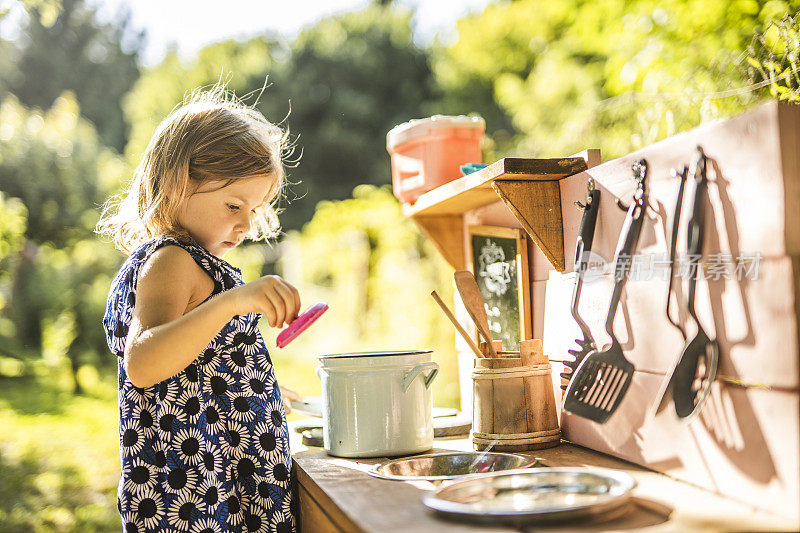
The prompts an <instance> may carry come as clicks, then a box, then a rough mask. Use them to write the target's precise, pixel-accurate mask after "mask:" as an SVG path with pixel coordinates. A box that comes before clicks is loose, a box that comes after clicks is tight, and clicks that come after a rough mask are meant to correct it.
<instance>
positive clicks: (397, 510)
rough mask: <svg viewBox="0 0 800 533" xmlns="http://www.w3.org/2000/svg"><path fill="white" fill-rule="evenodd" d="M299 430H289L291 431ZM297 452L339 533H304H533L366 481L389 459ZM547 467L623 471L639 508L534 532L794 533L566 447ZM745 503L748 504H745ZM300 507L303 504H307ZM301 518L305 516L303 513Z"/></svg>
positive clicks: (462, 443) (766, 517) (449, 445)
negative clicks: (451, 515) (462, 518)
mask: <svg viewBox="0 0 800 533" xmlns="http://www.w3.org/2000/svg"><path fill="white" fill-rule="evenodd" d="M291 425H293V424H290V426H291ZM292 433H293V436H292V443H291V444H292V449H293V450H294V451H295V453H294V454H293V457H294V471H295V475H296V479H297V481H298V485H299V490H300V491H301V492H302V493H303V497H305V498H310V499H311V500H313V501H314V502H315V503H316V504H317V505H319V507H321V508H322V510H323V511H324V513H325V514H326V515H327V517H328V518H329V519H330V523H331V524H335V525H336V527H337V528H338V529H336V528H321V527H316V525H314V527H309V526H312V525H310V524H305V525H302V524H301V525H302V527H303V531H321V530H325V531H337V530H340V531H365V532H373V531H374V532H381V533H383V532H385V531H392V532H399V531H413V532H415V533H421V532H426V531H435V532H437V533H440V532H441V533H448V532H456V531H483V532H487V533H491V532H497V533H500V532H515V531H532V530H533V529H534V528H533V527H531V528H530V529H517V528H513V527H503V526H480V525H473V524H469V523H464V522H455V521H450V520H447V519H444V518H441V517H439V516H437V515H436V514H434V513H433V512H431V511H430V510H429V509H428V508H427V507H425V506H424V505H423V504H422V495H423V494H424V493H425V492H426V491H430V490H434V489H436V488H437V487H436V485H434V484H433V483H431V482H428V481H414V482H401V481H389V480H384V479H378V478H374V477H372V476H370V475H369V474H367V470H369V469H370V468H371V467H372V466H373V465H374V464H377V463H380V462H382V461H384V460H386V458H375V459H342V458H337V457H331V456H329V455H327V454H326V453H325V451H324V450H323V449H322V448H315V447H306V446H303V445H302V443H301V439H300V438H299V435H298V434H296V433H294V432H292ZM453 450H461V451H464V450H467V451H471V450H472V445H471V442H470V441H469V439H467V438H459V439H450V440H448V439H436V441H435V446H434V449H433V450H432V452H441V451H453ZM524 455H529V456H531V457H535V458H537V459H538V460H539V461H540V463H541V464H542V465H543V466H596V467H604V468H614V469H618V470H623V471H625V472H628V473H629V474H631V475H632V476H633V477H634V478H635V479H636V481H637V483H638V486H637V488H636V489H635V490H634V499H633V502H632V503H631V504H630V505H629V506H628V507H627V509H626V510H625V511H623V512H622V515H621V516H618V517H616V518H614V517H610V519H606V520H603V521H598V520H592V521H584V522H577V523H576V522H573V523H569V524H555V525H549V526H547V527H543V526H541V525H537V526H536V528H535V530H536V531H557V532H567V531H619V530H629V529H644V530H646V531H654V532H664V531H676V532H678V531H680V532H684V531H734V530H735V531H756V530H758V531H764V530H769V531H794V530H795V529H796V525H795V524H790V523H787V521H786V520H785V519H783V518H781V517H779V516H777V515H772V514H769V513H765V512H763V511H760V510H757V509H755V508H753V507H751V506H750V505H747V504H746V503H744V502H739V501H734V500H731V499H728V498H725V497H722V496H719V495H717V494H714V493H712V492H709V491H706V490H703V489H700V488H697V487H694V486H692V485H689V484H687V483H684V482H681V481H677V480H674V479H672V478H670V477H668V476H665V475H663V474H660V473H657V472H653V471H650V470H646V469H644V468H641V467H639V466H636V465H634V464H632V463H628V462H625V461H621V460H618V459H615V458H613V457H610V456H607V455H603V454H600V453H597V452H594V451H592V450H588V449H586V448H582V447H580V446H576V445H573V444H569V443H566V442H564V443H562V444H561V445H560V446H557V447H555V448H549V449H545V450H537V451H534V452H527V453H525V454H524ZM746 499H747V498H746V495H743V497H742V500H746ZM301 501H302V498H301ZM301 514H302V513H301Z"/></svg>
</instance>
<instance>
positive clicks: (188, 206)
mask: <svg viewBox="0 0 800 533" xmlns="http://www.w3.org/2000/svg"><path fill="white" fill-rule="evenodd" d="M273 181H274V179H273V178H272V177H271V176H257V177H255V178H241V179H236V180H234V181H233V182H231V183H230V185H227V186H225V187H222V188H220V185H222V183H221V182H215V181H206V182H203V183H202V184H201V185H200V186H199V187H198V188H197V190H196V191H195V192H194V194H191V195H190V196H188V197H187V198H185V199H184V200H183V202H181V205H180V207H179V208H178V223H179V224H180V225H181V227H183V229H185V230H186V231H187V232H188V233H189V235H190V236H191V237H192V239H194V240H195V242H196V243H197V244H199V245H200V246H202V247H203V248H205V249H206V250H208V251H209V252H211V253H212V254H214V255H216V256H217V257H222V256H224V255H225V254H226V253H227V252H228V251H230V250H232V249H233V248H235V247H236V246H237V245H238V244H239V243H241V242H242V240H243V239H244V237H245V235H247V233H249V232H250V224H251V222H252V216H253V210H254V209H255V208H256V207H258V206H260V205H262V204H263V203H264V202H265V201H266V199H267V198H266V197H267V194H268V193H269V191H270V188H271V186H272V184H273Z"/></svg>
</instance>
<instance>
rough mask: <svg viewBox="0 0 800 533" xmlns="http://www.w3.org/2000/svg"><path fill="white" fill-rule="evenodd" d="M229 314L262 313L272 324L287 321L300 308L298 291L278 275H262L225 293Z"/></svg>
mask: <svg viewBox="0 0 800 533" xmlns="http://www.w3.org/2000/svg"><path fill="white" fill-rule="evenodd" d="M225 294H226V295H227V297H228V298H230V299H231V300H232V302H233V314H235V315H246V314H247V313H263V314H264V316H265V317H266V318H267V322H268V323H269V325H270V326H271V327H273V328H277V327H280V326H281V325H282V324H287V325H288V324H289V323H290V322H291V321H292V320H294V319H295V318H297V313H298V312H299V311H300V293H298V292H297V289H295V288H294V287H293V286H292V285H290V284H289V283H287V282H286V281H284V280H283V278H281V277H280V276H264V277H261V278H258V279H257V280H254V281H251V282H250V283H246V284H244V285H241V286H239V287H236V288H235V289H231V290H229V291H227V293H225Z"/></svg>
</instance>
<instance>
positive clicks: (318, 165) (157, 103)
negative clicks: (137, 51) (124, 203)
mask: <svg viewBox="0 0 800 533" xmlns="http://www.w3.org/2000/svg"><path fill="white" fill-rule="evenodd" d="M220 78H222V79H227V80H228V88H229V89H231V90H233V91H235V92H236V93H237V94H238V95H240V96H242V95H246V94H253V95H258V94H260V92H261V91H260V90H261V88H262V87H263V85H264V83H265V80H267V81H268V85H269V86H268V87H267V89H266V90H265V91H264V92H263V94H262V95H261V97H260V99H259V101H258V105H257V107H258V109H259V110H261V111H262V112H263V113H264V115H265V116H266V117H267V118H268V119H270V120H271V121H273V122H276V123H282V122H283V120H284V118H287V117H288V119H287V123H288V124H289V125H290V129H291V133H292V134H293V137H295V138H296V139H297V150H296V152H295V157H298V156H299V155H300V154H301V153H302V157H301V158H300V162H299V166H298V168H297V169H296V170H292V169H290V170H291V172H290V173H289V174H290V176H289V178H290V180H291V181H293V182H295V185H292V186H290V188H289V190H288V191H287V199H288V200H289V202H291V207H290V208H288V209H286V212H285V213H284V214H283V215H282V216H281V223H282V225H283V226H284V227H285V228H288V229H299V228H300V227H301V226H302V224H303V223H304V222H306V221H308V220H309V219H310V218H311V216H312V214H313V212H314V207H315V205H316V204H317V202H319V201H320V200H324V199H344V198H347V197H349V195H350V192H351V191H352V190H353V187H355V186H356V185H358V184H361V183H373V184H383V183H388V181H389V157H388V154H387V153H386V146H385V142H386V140H385V139H386V132H388V131H389V130H390V129H391V128H392V127H393V126H395V125H397V124H399V123H401V122H404V121H406V120H409V119H411V118H416V117H420V116H424V115H425V114H426V112H427V110H428V109H430V107H429V106H430V103H431V102H432V101H434V100H435V99H436V95H437V93H436V89H435V83H434V80H433V75H432V73H431V70H430V67H429V64H428V55H427V51H426V50H423V49H420V48H418V47H417V46H416V45H414V44H413V43H412V41H411V29H410V14H409V13H406V12H402V11H399V10H398V9H397V8H394V7H380V6H370V7H368V8H366V9H365V10H363V11H360V12H354V13H346V14H343V15H337V16H334V17H329V18H327V19H324V20H322V21H321V22H320V23H318V24H317V25H315V26H314V27H312V28H309V29H308V30H306V31H304V32H303V33H301V34H300V35H299V36H298V37H297V39H296V40H295V41H294V42H292V43H290V44H289V45H288V46H287V45H286V44H284V43H281V42H279V41H277V40H274V39H270V38H268V37H258V38H254V39H251V40H249V41H246V42H243V43H239V42H235V41H227V42H223V43H218V44H214V45H211V46H209V47H206V48H204V49H203V50H201V52H200V53H199V54H198V56H197V58H196V59H195V60H193V61H191V62H189V63H182V62H181V61H180V60H179V58H178V57H177V55H176V54H169V55H168V56H167V57H166V59H165V60H164V61H163V62H162V64H161V65H159V66H157V67H155V68H153V69H151V70H148V71H147V72H145V73H143V75H142V77H141V78H140V79H139V81H138V82H137V83H136V85H135V86H134V88H133V90H132V91H131V93H130V94H129V95H128V96H127V97H126V99H125V103H124V108H125V114H126V117H127V119H128V121H129V122H130V124H131V141H130V143H129V144H128V147H127V148H126V154H127V156H128V160H129V161H130V162H131V163H132V164H135V162H136V161H138V159H139V157H140V156H141V154H142V152H143V151H144V148H145V146H146V145H147V142H148V140H149V138H150V136H151V135H152V132H153V131H154V130H155V127H156V125H157V124H158V123H159V122H160V120H161V119H162V118H163V117H164V116H166V114H167V113H169V111H170V110H171V109H172V108H173V107H174V106H175V105H177V104H178V103H179V102H180V101H181V100H182V99H183V97H184V95H185V94H186V93H187V92H188V91H191V90H192V89H194V88H196V87H198V86H209V85H211V84H214V83H216V82H217V81H218V80H219V79H220ZM253 99H254V97H253V98H252V99H251V101H252V100H253ZM426 106H427V107H426ZM298 182H299V183H298Z"/></svg>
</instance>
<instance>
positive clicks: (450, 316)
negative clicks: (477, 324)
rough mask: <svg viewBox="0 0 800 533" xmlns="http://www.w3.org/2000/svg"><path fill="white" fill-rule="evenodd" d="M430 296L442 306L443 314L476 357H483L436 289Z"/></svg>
mask: <svg viewBox="0 0 800 533" xmlns="http://www.w3.org/2000/svg"><path fill="white" fill-rule="evenodd" d="M431 296H433V299H434V300H435V301H436V303H437V304H439V307H441V308H442V311H444V314H445V316H447V318H448V319H450V322H452V323H453V325H454V326H455V327H456V331H457V332H458V333H459V334H460V335H461V336H462V337H463V338H464V340H465V341H467V344H468V345H469V347H470V349H471V350H472V351H473V352H475V355H476V356H477V357H484V355H483V353H481V351H480V350H479V349H478V347H477V346H476V345H475V341H473V340H472V338H471V337H470V336H469V333H467V332H466V331H465V330H464V328H462V327H461V324H459V323H458V320H456V317H455V316H454V315H453V312H452V311H450V308H449V307H447V305H445V303H444V302H443V301H442V299H441V298H439V295H438V294H437V293H436V291H431Z"/></svg>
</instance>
